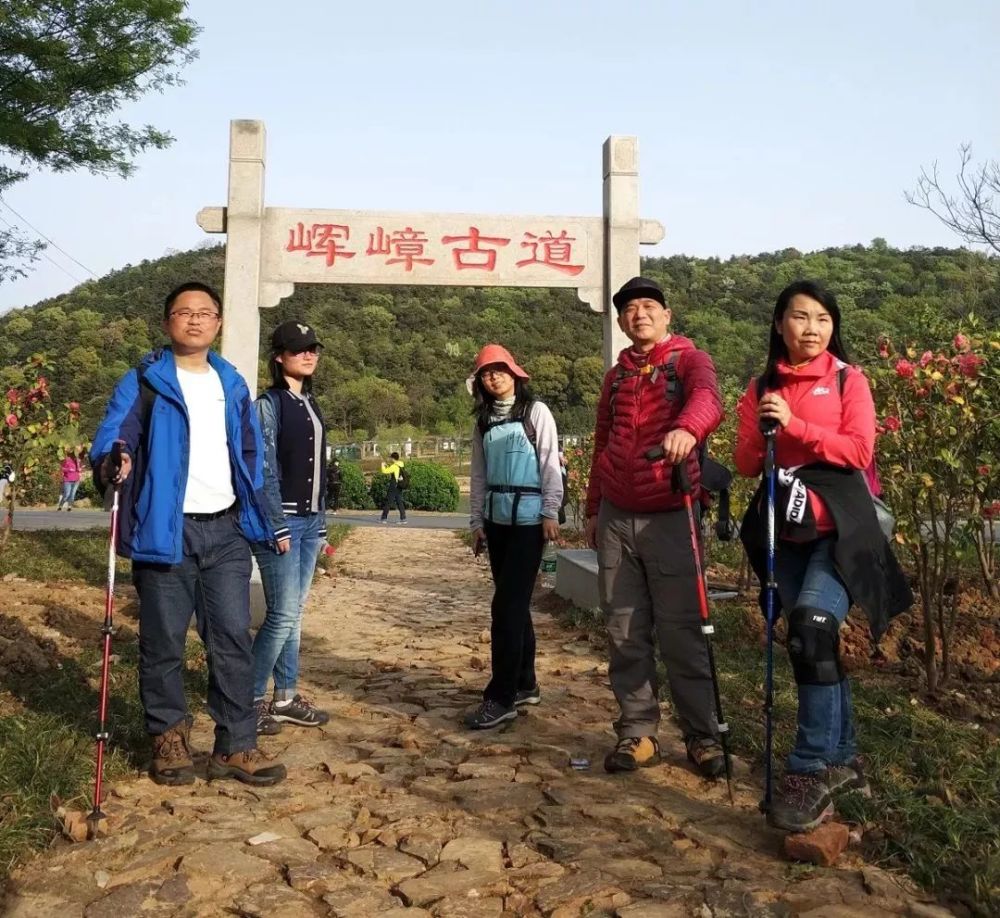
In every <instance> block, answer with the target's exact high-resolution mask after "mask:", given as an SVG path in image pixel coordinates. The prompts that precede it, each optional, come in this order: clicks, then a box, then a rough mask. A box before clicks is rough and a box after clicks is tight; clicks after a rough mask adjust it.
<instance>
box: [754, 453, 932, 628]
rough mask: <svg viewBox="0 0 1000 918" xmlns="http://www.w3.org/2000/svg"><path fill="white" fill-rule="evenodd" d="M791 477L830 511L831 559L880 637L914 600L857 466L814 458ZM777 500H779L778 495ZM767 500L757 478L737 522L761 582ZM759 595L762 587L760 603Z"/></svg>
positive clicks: (763, 578) (764, 576) (764, 571)
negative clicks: (833, 527)
mask: <svg viewBox="0 0 1000 918" xmlns="http://www.w3.org/2000/svg"><path fill="white" fill-rule="evenodd" d="M795 477H796V478H797V479H799V480H800V481H801V482H802V483H803V484H805V486H806V487H807V488H808V489H809V490H811V491H815V492H816V493H817V494H818V495H819V496H820V497H821V498H822V500H823V503H824V504H826V506H827V509H828V510H829V511H830V515H831V516H832V517H833V521H834V523H835V524H836V526H837V531H836V533H835V534H831V535H832V536H833V537H834V538H835V539H836V541H835V544H834V548H833V561H834V565H835V566H836V568H837V574H838V575H839V576H840V579H841V580H843V582H844V585H845V586H846V587H847V592H848V594H849V596H850V598H851V601H852V602H853V603H855V604H856V605H858V606H859V607H860V608H861V609H862V610H863V611H864V613H865V615H867V616H868V622H869V624H870V626H871V631H872V636H873V637H874V638H875V640H876V641H877V640H879V638H881V637H882V635H883V634H884V633H885V631H886V629H887V628H888V627H889V620H890V619H892V618H893V617H895V616H896V615H899V614H900V613H901V612H905V611H906V610H907V609H909V608H910V606H912V605H913V591H912V590H911V589H910V585H909V582H908V581H907V579H906V575H905V574H904V572H903V569H902V567H900V565H899V562H898V561H897V560H896V556H895V555H894V554H893V551H892V547H891V546H890V545H889V542H888V540H887V539H886V537H885V536H884V535H883V533H882V530H881V529H880V528H879V524H878V518H877V517H876V515H875V505H874V504H873V503H872V497H871V493H870V492H869V490H868V485H867V484H865V480H864V477H863V475H862V474H861V472H859V471H857V470H856V469H845V468H839V467H837V466H833V465H827V464H825V463H816V464H814V465H806V466H803V467H802V468H800V469H797V470H796V472H795ZM779 487H780V486H779ZM778 503H779V505H780V504H781V503H782V497H781V496H780V495H779V496H778ZM766 505H767V491H766V487H765V485H764V483H763V482H762V483H761V485H760V487H758V488H757V492H756V494H754V496H753V499H752V500H751V501H750V507H749V509H748V510H747V512H746V515H745V516H744V517H743V525H742V526H741V527H740V539H741V540H742V542H743V545H744V547H745V548H746V551H747V557H748V558H749V559H750V566H751V567H752V568H753V570H754V573H755V574H756V575H757V579H758V580H759V581H760V582H761V584H763V583H765V582H766V580H767V528H766V527H767V520H766ZM777 544H778V545H779V546H780V544H781V543H780V542H778V543H777ZM764 599H765V597H764V595H763V591H762V593H761V601H762V604H763V601H764ZM762 607H763V605H762ZM775 608H776V609H778V608H780V598H779V597H775Z"/></svg>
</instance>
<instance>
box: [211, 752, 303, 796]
mask: <svg viewBox="0 0 1000 918" xmlns="http://www.w3.org/2000/svg"><path fill="white" fill-rule="evenodd" d="M286 774H287V772H286V771H285V766H284V765H282V764H281V763H280V762H275V761H274V760H273V759H271V758H270V757H268V756H265V755H264V753H262V752H261V751H260V750H259V749H243V750H241V751H240V752H233V753H231V754H229V755H222V754H221V753H218V752H215V753H212V757H211V758H210V759H209V760H208V771H207V774H206V777H207V778H208V780H209V781H214V780H215V779H216V778H235V779H236V780H237V781H242V782H243V783H244V784H253V785H254V786H256V787H270V786H271V785H272V784H277V783H278V782H279V781H283V780H284V779H285V776H286Z"/></svg>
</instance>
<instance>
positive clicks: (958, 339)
mask: <svg viewBox="0 0 1000 918" xmlns="http://www.w3.org/2000/svg"><path fill="white" fill-rule="evenodd" d="M951 343H952V344H954V345H955V350H956V351H967V350H968V349H969V339H968V338H966V337H965V335H963V334H961V333H959V334H957V335H955V337H954V338H953V339H952V342H951Z"/></svg>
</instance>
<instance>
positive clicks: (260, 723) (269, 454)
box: [252, 320, 330, 735]
mask: <svg viewBox="0 0 1000 918" xmlns="http://www.w3.org/2000/svg"><path fill="white" fill-rule="evenodd" d="M321 348H322V345H321V344H320V343H319V341H317V340H316V332H315V331H314V330H313V329H312V328H311V327H310V326H309V325H306V324H304V323H302V322H296V321H295V320H290V321H288V322H282V323H281V325H279V326H278V327H277V328H276V329H275V330H274V333H273V334H272V335H271V357H270V360H269V361H268V367H269V369H270V373H271V385H270V387H269V388H268V389H267V390H266V391H265V392H264V393H263V394H262V395H261V396H260V398H258V399H257V413H258V415H259V416H260V426H261V431H262V432H263V436H264V496H265V499H266V502H267V505H268V514H269V516H270V518H271V521H272V525H273V526H274V528H275V531H276V532H277V533H278V553H277V554H275V553H274V552H273V551H271V550H270V548H269V547H268V546H267V545H266V544H264V543H257V544H255V545H253V546H252V547H253V553H254V557H256V559H257V566H258V567H259V568H260V576H261V580H262V581H263V584H264V599H265V601H266V603H267V612H266V614H265V616H264V624H263V625H261V627H260V630H259V631H258V632H257V636H256V637H255V638H254V642H253V680H254V686H253V698H254V706H255V708H256V711H257V733H259V734H261V733H263V734H268V735H271V734H275V733H280V732H281V727H282V724H294V725H295V726H297V727H319V726H321V725H322V724H325V723H326V722H327V721H328V720H329V719H330V715H329V714H327V713H326V711H321V710H320V709H319V708H317V707H316V706H315V705H314V704H313V703H312V702H311V701H309V700H308V699H306V698H305V697H304V696H303V695H301V694H299V692H298V691H297V683H298V676H299V642H300V639H301V633H302V612H303V610H304V609H305V604H306V599H307V598H308V596H309V588H310V586H312V579H313V573H314V572H315V570H316V558H317V557H318V556H319V552H320V549H321V548H322V547H323V544H324V543H325V542H326V500H325V499H326V482H327V476H326V468H325V466H326V428H325V426H324V424H323V416H322V414H321V413H320V410H319V405H317V404H316V400H315V399H314V398H313V395H312V377H313V374H314V373H315V372H316V367H317V366H318V364H319V352H320V349H321ZM272 677H273V678H274V698H273V700H272V701H271V702H270V703H268V701H267V686H268V682H269V681H270V680H271V678H272Z"/></svg>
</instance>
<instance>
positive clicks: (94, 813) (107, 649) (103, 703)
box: [87, 442, 122, 829]
mask: <svg viewBox="0 0 1000 918" xmlns="http://www.w3.org/2000/svg"><path fill="white" fill-rule="evenodd" d="M110 461H111V468H112V470H113V471H114V474H113V475H112V476H111V477H112V479H113V478H115V477H117V475H118V473H119V472H120V471H121V466H122V444H121V443H119V442H115V443H114V444H113V445H112V447H111V456H110ZM120 489H121V485H120V483H119V484H115V485H114V498H113V501H112V504H111V537H110V540H109V541H108V581H107V591H106V592H105V594H104V625H103V627H102V628H101V634H102V635H103V636H104V640H103V644H104V647H103V659H102V661H101V698H100V705H99V708H98V727H97V734H96V738H97V767H96V773H95V777H94V808H93V810H91V811H90V815H89V816H88V817H87V820H88V822H91V823H92V824H93V828H94V829H96V826H97V823H98V822H99V821H100V820H101V819H103V818H104V813H103V812H101V791H102V785H103V783H104V746H105V743H107V741H108V731H107V725H106V722H107V714H108V671H109V669H110V666H111V631H112V627H111V625H112V614H113V612H114V605H115V560H116V559H115V546H116V544H117V542H118V497H119V492H120Z"/></svg>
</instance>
